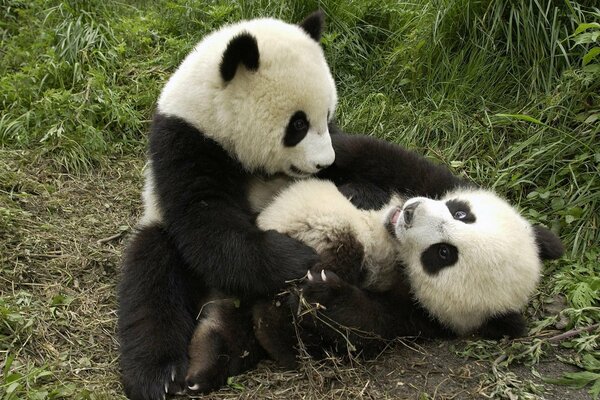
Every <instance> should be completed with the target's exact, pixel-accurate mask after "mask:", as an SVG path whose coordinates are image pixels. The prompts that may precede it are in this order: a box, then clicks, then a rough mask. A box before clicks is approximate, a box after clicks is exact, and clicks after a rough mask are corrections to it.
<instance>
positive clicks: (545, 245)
mask: <svg viewBox="0 0 600 400" xmlns="http://www.w3.org/2000/svg"><path fill="white" fill-rule="evenodd" d="M533 230H534V232H535V242H536V243H537V245H538V253H539V255H540V258H541V259H542V260H556V259H557V258H560V257H562V255H563V254H564V253H565V246H564V245H563V244H562V242H561V241H560V239H559V238H558V236H556V235H555V234H554V233H552V231H550V230H549V229H547V228H544V227H543V226H540V225H534V226H533Z"/></svg>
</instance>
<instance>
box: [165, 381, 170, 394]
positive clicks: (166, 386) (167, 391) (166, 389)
mask: <svg viewBox="0 0 600 400" xmlns="http://www.w3.org/2000/svg"><path fill="white" fill-rule="evenodd" d="M165 393H169V384H168V383H165Z"/></svg>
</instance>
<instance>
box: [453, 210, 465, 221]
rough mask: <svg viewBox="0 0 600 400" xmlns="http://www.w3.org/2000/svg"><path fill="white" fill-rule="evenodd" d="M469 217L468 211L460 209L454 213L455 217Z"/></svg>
mask: <svg viewBox="0 0 600 400" xmlns="http://www.w3.org/2000/svg"><path fill="white" fill-rule="evenodd" d="M465 218H467V213H466V212H464V211H462V210H459V211H456V212H455V213H454V219H465Z"/></svg>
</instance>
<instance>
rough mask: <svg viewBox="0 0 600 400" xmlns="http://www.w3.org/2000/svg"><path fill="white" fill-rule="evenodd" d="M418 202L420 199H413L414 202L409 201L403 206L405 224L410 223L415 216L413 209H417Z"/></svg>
mask: <svg viewBox="0 0 600 400" xmlns="http://www.w3.org/2000/svg"><path fill="white" fill-rule="evenodd" d="M420 203H421V202H420V201H415V202H414V203H410V204H409V205H407V206H406V207H404V211H403V212H402V214H403V215H404V222H405V223H406V224H407V225H410V224H411V223H412V221H413V218H414V216H415V210H416V209H417V207H418V206H419V204H420Z"/></svg>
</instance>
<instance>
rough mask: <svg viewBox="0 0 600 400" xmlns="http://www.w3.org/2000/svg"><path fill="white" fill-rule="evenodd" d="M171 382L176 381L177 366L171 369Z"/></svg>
mask: <svg viewBox="0 0 600 400" xmlns="http://www.w3.org/2000/svg"><path fill="white" fill-rule="evenodd" d="M171 382H175V367H173V368H172V369H171Z"/></svg>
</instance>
